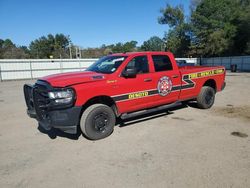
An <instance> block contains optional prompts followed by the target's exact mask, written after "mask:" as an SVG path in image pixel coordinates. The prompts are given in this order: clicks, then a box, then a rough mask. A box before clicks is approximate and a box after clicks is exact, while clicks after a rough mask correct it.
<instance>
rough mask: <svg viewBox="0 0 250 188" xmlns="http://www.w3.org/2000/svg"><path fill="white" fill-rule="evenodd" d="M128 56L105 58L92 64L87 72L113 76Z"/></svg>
mask: <svg viewBox="0 0 250 188" xmlns="http://www.w3.org/2000/svg"><path fill="white" fill-rule="evenodd" d="M126 58H127V56H105V57H103V58H101V59H99V60H98V61H97V62H95V63H94V64H92V65H91V66H90V67H89V68H87V71H93V72H100V73H105V74H111V73H113V72H115V71H116V70H117V69H118V68H119V66H120V65H121V64H122V63H123V61H124V60H125V59H126Z"/></svg>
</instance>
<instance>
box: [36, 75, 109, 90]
mask: <svg viewBox="0 0 250 188" xmlns="http://www.w3.org/2000/svg"><path fill="white" fill-rule="evenodd" d="M104 79H106V78H105V75H104V74H101V73H96V72H90V71H78V72H69V73H61V74H53V75H49V76H45V77H43V78H41V79H40V80H43V81H46V82H49V83H50V85H51V86H53V87H66V86H71V85H75V84H81V83H86V82H96V81H100V80H104Z"/></svg>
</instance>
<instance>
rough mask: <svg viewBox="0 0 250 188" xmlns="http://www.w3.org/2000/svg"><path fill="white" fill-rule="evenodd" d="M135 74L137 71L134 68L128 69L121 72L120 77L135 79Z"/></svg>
mask: <svg viewBox="0 0 250 188" xmlns="http://www.w3.org/2000/svg"><path fill="white" fill-rule="evenodd" d="M136 74H137V70H136V69H135V68H129V69H127V70H124V71H123V73H122V76H124V77H125V78H135V77H136Z"/></svg>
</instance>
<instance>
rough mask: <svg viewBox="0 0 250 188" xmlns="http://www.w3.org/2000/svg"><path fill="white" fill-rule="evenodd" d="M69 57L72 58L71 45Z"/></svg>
mask: <svg viewBox="0 0 250 188" xmlns="http://www.w3.org/2000/svg"><path fill="white" fill-rule="evenodd" d="M69 58H70V59H72V52H71V45H70V46H69Z"/></svg>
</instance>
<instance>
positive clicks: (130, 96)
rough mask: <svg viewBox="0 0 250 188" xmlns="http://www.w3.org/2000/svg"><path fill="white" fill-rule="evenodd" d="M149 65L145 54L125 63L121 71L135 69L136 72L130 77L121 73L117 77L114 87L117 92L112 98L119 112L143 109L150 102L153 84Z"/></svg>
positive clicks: (153, 88)
mask: <svg viewBox="0 0 250 188" xmlns="http://www.w3.org/2000/svg"><path fill="white" fill-rule="evenodd" d="M149 67H150V66H149V61H148V56H147V55H140V56H136V57H134V58H133V59H132V60H131V61H129V62H128V63H127V65H126V67H125V69H124V70H123V71H126V70H127V69H136V72H137V74H136V75H135V76H134V77H131V78H128V77H124V76H122V75H121V77H120V78H119V79H118V82H117V85H116V87H117V88H116V89H117V90H119V94H118V95H116V96H114V97H113V98H114V100H115V101H116V104H117V106H118V108H119V110H120V113H124V112H129V111H136V110H140V109H144V108H145V107H147V106H148V104H149V103H151V102H152V100H153V97H152V96H151V95H150V92H151V91H152V90H155V86H154V85H153V83H152V79H151V77H150V74H151V73H150V68H149Z"/></svg>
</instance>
